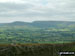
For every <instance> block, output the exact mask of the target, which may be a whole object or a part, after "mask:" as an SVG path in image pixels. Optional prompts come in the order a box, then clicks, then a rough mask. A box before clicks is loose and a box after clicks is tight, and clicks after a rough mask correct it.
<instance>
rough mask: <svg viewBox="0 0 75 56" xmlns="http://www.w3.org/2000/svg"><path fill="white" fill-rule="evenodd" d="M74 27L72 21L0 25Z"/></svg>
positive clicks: (0, 24) (19, 22)
mask: <svg viewBox="0 0 75 56" xmlns="http://www.w3.org/2000/svg"><path fill="white" fill-rule="evenodd" d="M74 25H75V22H72V21H34V22H32V23H30V22H21V21H16V22H12V23H0V27H1V26H33V27H40V28H48V27H51V28H52V27H56V28H62V27H71V26H74Z"/></svg>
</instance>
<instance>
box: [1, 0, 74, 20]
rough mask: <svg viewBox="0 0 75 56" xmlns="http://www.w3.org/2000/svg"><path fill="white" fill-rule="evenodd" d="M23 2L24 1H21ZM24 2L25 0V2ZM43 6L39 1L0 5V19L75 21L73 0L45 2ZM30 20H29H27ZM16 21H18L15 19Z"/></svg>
mask: <svg viewBox="0 0 75 56" xmlns="http://www.w3.org/2000/svg"><path fill="white" fill-rule="evenodd" d="M23 1H24V0H23ZM25 1H26V0H25ZM47 1H48V4H46V5H44V4H42V3H41V2H40V1H39V0H35V1H34V0H28V3H24V4H16V3H0V17H5V18H7V17H10V18H13V20H15V19H14V17H16V18H24V19H25V18H28V20H29V21H30V20H32V21H33V20H38V19H39V20H62V18H63V20H71V19H72V20H75V19H74V18H75V1H74V0H47ZM29 18H30V19H29ZM17 20H18V19H17Z"/></svg>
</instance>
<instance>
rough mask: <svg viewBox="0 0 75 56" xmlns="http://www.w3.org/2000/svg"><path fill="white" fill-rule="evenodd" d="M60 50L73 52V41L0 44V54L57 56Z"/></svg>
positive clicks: (5, 55) (8, 55)
mask: <svg viewBox="0 0 75 56" xmlns="http://www.w3.org/2000/svg"><path fill="white" fill-rule="evenodd" d="M60 51H67V52H69V51H72V52H73V51H74V52H75V43H66V44H17V45H16V44H15V45H13V44H12V45H10V44H9V45H7V44H5V45H4V44H1V45H0V56H59V54H58V53H59V52H60ZM62 56H64V55H62ZM65 56H67V55H65ZM68 56H69V55H68ZM70 56H75V55H70Z"/></svg>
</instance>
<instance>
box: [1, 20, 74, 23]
mask: <svg viewBox="0 0 75 56" xmlns="http://www.w3.org/2000/svg"><path fill="white" fill-rule="evenodd" d="M14 22H26V23H33V22H75V21H51V20H50V21H49V20H45V21H44V20H36V21H31V22H27V21H12V22H3V23H14ZM0 24H2V23H1V22H0Z"/></svg>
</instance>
